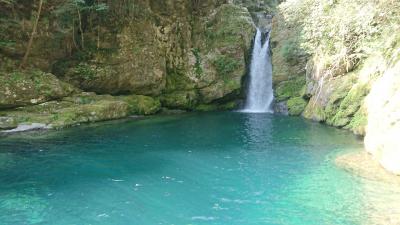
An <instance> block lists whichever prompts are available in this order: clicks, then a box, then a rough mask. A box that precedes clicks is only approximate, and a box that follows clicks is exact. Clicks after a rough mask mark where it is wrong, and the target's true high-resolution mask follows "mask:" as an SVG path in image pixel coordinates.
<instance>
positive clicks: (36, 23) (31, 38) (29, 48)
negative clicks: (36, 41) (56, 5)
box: [19, 0, 43, 69]
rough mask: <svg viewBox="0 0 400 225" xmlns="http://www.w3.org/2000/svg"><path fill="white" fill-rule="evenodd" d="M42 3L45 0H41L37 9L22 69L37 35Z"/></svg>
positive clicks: (21, 65)
mask: <svg viewBox="0 0 400 225" xmlns="http://www.w3.org/2000/svg"><path fill="white" fill-rule="evenodd" d="M42 5H43V0H39V8H38V11H37V15H36V20H35V23H34V24H33V28H32V33H31V37H30V38H29V42H28V46H27V48H26V52H25V55H24V58H23V59H22V62H21V64H20V66H19V68H20V69H22V68H24V66H25V64H26V61H27V60H28V56H29V54H30V52H31V49H32V44H33V38H34V37H35V35H36V31H37V26H38V23H39V19H40V14H41V12H42Z"/></svg>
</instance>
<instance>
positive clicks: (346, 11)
mask: <svg viewBox="0 0 400 225" xmlns="http://www.w3.org/2000/svg"><path fill="white" fill-rule="evenodd" d="M399 15H400V3H399V2H398V1H391V0H384V1H366V0H357V1H353V0H352V1H350V0H339V1H328V0H327V1H314V0H310V1H299V0H288V1H286V2H284V3H282V4H281V5H280V6H279V8H278V13H277V16H276V17H275V19H274V21H275V22H274V29H273V32H274V35H273V40H272V43H273V45H274V49H273V53H274V54H273V66H274V84H275V95H276V100H277V101H278V102H280V104H285V105H286V106H287V108H288V113H289V114H291V115H302V116H304V117H306V118H309V119H312V120H315V121H319V122H323V123H327V124H329V125H332V126H336V127H339V128H344V129H349V130H351V131H353V132H354V133H356V134H358V135H361V136H365V138H364V140H365V147H366V149H367V151H368V152H370V153H372V154H373V156H374V157H375V158H376V159H377V160H378V161H380V162H381V165H382V166H383V167H385V168H386V169H387V170H389V171H392V172H394V173H400V147H399V146H400V145H399V144H398V141H397V140H396V137H399V136H400V130H399V129H400V122H399V121H400V117H399V115H400V107H399V102H400V97H399V94H400V86H399V77H400V74H399V61H400V58H399V53H400V36H399V34H398V33H397V32H393V31H395V30H398V29H399V28H400V17H399Z"/></svg>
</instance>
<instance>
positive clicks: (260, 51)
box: [243, 29, 274, 113]
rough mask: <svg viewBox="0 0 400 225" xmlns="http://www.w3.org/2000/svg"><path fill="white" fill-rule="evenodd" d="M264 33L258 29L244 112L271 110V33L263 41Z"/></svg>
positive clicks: (272, 94)
mask: <svg viewBox="0 0 400 225" xmlns="http://www.w3.org/2000/svg"><path fill="white" fill-rule="evenodd" d="M262 36H263V33H262V31H260V30H259V29H257V34H256V37H255V40H254V47H253V53H252V58H251V65H250V84H249V89H248V92H247V99H246V105H245V108H244V110H243V111H244V112H255V113H262V112H270V113H272V112H273V111H272V106H271V105H272V101H273V99H274V93H273V89H272V64H271V57H270V55H269V33H268V35H267V37H266V38H265V41H264V43H263V37H262Z"/></svg>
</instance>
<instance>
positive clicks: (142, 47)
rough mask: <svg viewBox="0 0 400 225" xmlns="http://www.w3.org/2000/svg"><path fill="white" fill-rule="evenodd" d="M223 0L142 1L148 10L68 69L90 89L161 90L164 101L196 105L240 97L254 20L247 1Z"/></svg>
mask: <svg viewBox="0 0 400 225" xmlns="http://www.w3.org/2000/svg"><path fill="white" fill-rule="evenodd" d="M223 3H224V1H210V3H200V2H198V3H195V2H194V1H189V0H182V1H162V2H161V1H154V0H148V1H143V2H141V3H138V4H137V5H136V7H137V8H138V9H139V10H141V11H142V13H141V14H138V15H135V16H133V18H132V20H130V21H128V22H122V25H120V26H121V28H120V29H121V31H120V32H119V33H116V34H115V36H114V37H110V38H109V43H103V45H107V46H111V48H112V49H113V51H112V52H111V53H109V52H106V53H104V52H95V54H94V57H93V58H91V59H90V60H88V61H86V62H79V63H77V64H76V65H75V66H74V67H72V68H70V69H68V70H67V71H66V73H65V74H61V77H63V79H64V80H65V81H67V82H69V83H72V84H74V85H76V86H78V87H79V88H81V89H83V90H85V91H93V92H96V93H99V94H114V95H116V94H118V95H120V94H137V95H147V96H152V97H159V98H160V99H161V102H162V104H163V106H165V107H169V108H178V109H194V108H195V107H196V105H198V104H201V103H205V104H208V103H211V102H213V101H219V102H222V103H225V102H227V101H230V100H235V99H238V98H239V97H240V94H241V88H242V82H241V81H242V78H243V76H244V75H245V74H246V61H247V59H248V55H249V52H250V48H251V41H252V38H253V36H254V32H255V26H254V23H253V22H252V19H251V15H250V13H249V12H248V10H247V9H246V8H244V7H240V6H236V5H233V4H223Z"/></svg>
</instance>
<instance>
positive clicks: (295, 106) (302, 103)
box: [287, 97, 307, 116]
mask: <svg viewBox="0 0 400 225" xmlns="http://www.w3.org/2000/svg"><path fill="white" fill-rule="evenodd" d="M306 106H307V101H306V100H305V99H304V98H302V97H294V98H290V99H289V100H288V101H287V107H288V112H289V115H291V116H298V115H300V114H301V113H302V112H303V111H304V109H305V108H306Z"/></svg>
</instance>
